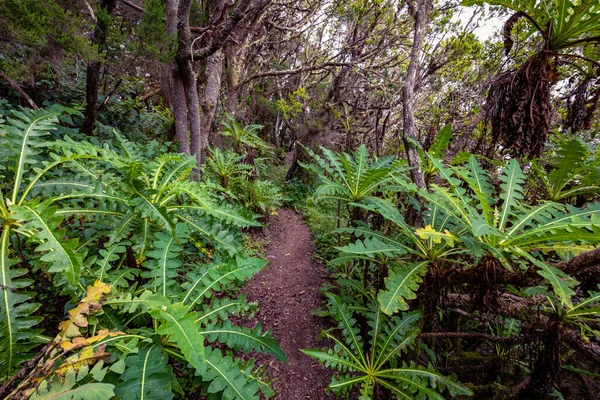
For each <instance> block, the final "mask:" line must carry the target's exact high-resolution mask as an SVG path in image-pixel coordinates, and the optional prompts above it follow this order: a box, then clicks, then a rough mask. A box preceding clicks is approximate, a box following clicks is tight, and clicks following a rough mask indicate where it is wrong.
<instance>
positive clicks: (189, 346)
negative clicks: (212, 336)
mask: <svg viewBox="0 0 600 400" xmlns="http://www.w3.org/2000/svg"><path fill="white" fill-rule="evenodd" d="M150 314H151V315H152V316H153V317H154V318H157V319H158V320H160V321H161V325H160V327H159V328H158V329H157V330H156V333H158V334H160V335H168V340H169V342H171V343H175V344H177V346H178V347H179V349H180V350H181V353H182V354H183V356H184V357H185V359H186V360H187V361H188V362H189V363H190V364H191V365H192V367H194V369H195V370H196V375H202V374H203V373H204V372H206V361H205V357H204V336H202V334H201V333H200V325H199V324H198V323H197V322H196V320H197V319H198V315H197V313H194V312H191V313H190V312H188V307H186V306H185V305H183V303H175V304H172V305H170V306H168V307H166V309H164V308H161V309H158V310H152V311H150Z"/></svg>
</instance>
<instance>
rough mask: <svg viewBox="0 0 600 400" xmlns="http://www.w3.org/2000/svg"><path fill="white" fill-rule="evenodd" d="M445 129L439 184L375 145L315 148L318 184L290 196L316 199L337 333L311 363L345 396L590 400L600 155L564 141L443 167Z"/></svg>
mask: <svg viewBox="0 0 600 400" xmlns="http://www.w3.org/2000/svg"><path fill="white" fill-rule="evenodd" d="M449 135H451V133H450V131H449V130H447V129H446V130H445V131H444V132H440V134H439V135H438V137H437V139H436V143H434V145H433V146H432V149H431V150H430V151H429V153H425V152H422V153H421V156H422V157H423V160H422V161H423V163H424V166H425V168H424V171H425V172H426V173H427V177H428V180H429V182H430V187H429V190H423V189H418V188H417V187H416V186H415V185H414V184H413V183H412V182H411V181H410V176H409V174H407V168H406V166H405V163H404V162H403V161H400V160H395V159H394V158H393V157H388V158H379V159H378V158H375V157H371V156H369V154H368V152H367V150H366V148H364V147H361V148H359V149H358V150H357V151H356V152H355V153H351V154H344V153H335V152H332V151H330V150H327V149H321V151H320V153H319V154H320V155H318V154H315V153H313V152H311V151H310V150H308V151H309V153H310V154H311V156H312V159H313V163H312V164H310V165H304V167H305V168H307V169H308V170H309V171H311V172H313V173H314V175H313V177H316V181H315V184H314V185H312V186H311V185H305V186H302V185H300V184H298V182H292V183H289V184H288V189H287V190H288V191H291V192H292V193H295V199H301V197H302V196H300V195H298V194H297V192H298V191H302V192H303V193H306V194H308V193H310V194H311V198H310V199H309V201H308V202H306V201H304V202H302V201H300V203H301V204H300V205H299V206H298V207H299V209H300V210H302V211H303V212H304V215H305V217H306V219H307V221H308V225H309V226H310V227H311V229H312V231H313V234H314V235H315V236H316V241H317V243H321V244H322V245H323V246H322V248H321V249H319V254H320V256H321V257H324V258H327V259H328V261H329V262H328V266H327V268H328V270H329V271H330V274H331V279H332V282H334V283H333V284H332V285H327V286H326V287H324V288H323V291H324V293H325V295H326V297H327V300H328V301H327V308H326V309H324V310H320V311H318V312H317V313H318V315H322V316H326V317H329V318H333V319H334V320H335V321H337V326H336V328H334V329H330V330H328V331H326V332H324V334H325V336H327V337H328V338H329V339H331V340H333V341H334V342H335V346H334V348H333V349H324V350H319V351H317V350H310V351H306V354H309V355H310V356H312V357H315V358H317V359H318V360H319V361H320V362H322V363H324V364H325V365H326V366H327V367H329V368H332V369H334V370H335V371H336V374H335V377H334V379H333V381H332V383H331V386H330V388H331V390H333V392H335V393H336V394H338V395H343V394H344V393H346V395H348V394H349V393H354V394H355V393H357V392H356V391H352V388H353V387H356V388H358V390H359V391H360V395H361V396H362V397H361V398H389V397H390V396H392V397H398V398H407V399H408V398H420V397H424V398H439V399H442V398H448V396H450V395H451V396H455V395H461V396H467V397H471V396H472V397H474V398H497V399H506V398H562V397H563V396H564V397H569V398H584V397H586V396H590V395H591V396H592V397H593V392H594V389H593V388H594V387H597V386H596V385H597V383H595V378H596V377H597V376H598V375H597V373H598V369H597V364H595V361H596V360H597V359H598V354H599V352H598V350H599V347H598V343H597V337H598V336H597V335H598V332H597V328H598V320H597V317H598V310H599V309H598V307H599V304H600V294H599V292H598V287H597V285H598V283H599V282H598V281H597V279H596V278H595V277H594V275H593V273H592V272H591V271H592V270H593V268H594V267H593V265H594V262H593V261H591V262H590V261H589V260H590V258H589V256H590V255H592V254H594V253H595V252H597V251H598V250H595V249H596V247H597V246H598V244H599V242H600V227H599V224H600V204H599V203H596V202H595V201H596V200H597V199H598V197H597V196H598V193H599V191H600V189H599V185H598V184H599V183H600V173H599V171H600V158H599V157H598V153H597V150H596V147H595V145H587V144H585V143H583V142H582V141H581V140H579V139H573V138H564V139H561V140H560V141H559V143H556V144H554V145H552V146H551V148H550V149H549V151H548V153H547V156H546V157H545V158H544V159H539V160H533V161H531V162H530V163H529V164H528V165H525V167H526V168H525V169H523V166H522V165H521V164H519V163H518V162H517V161H516V160H508V161H506V162H504V163H497V162H490V161H491V160H486V159H483V158H479V159H478V158H476V157H474V156H468V155H463V154H459V155H458V156H457V157H456V158H455V159H454V160H453V162H452V163H450V164H447V163H444V162H442V160H440V158H439V157H441V156H442V155H443V154H444V151H445V146H446V145H447V143H448V137H449ZM484 164H485V165H488V166H491V167H488V169H485V168H483V167H482V165H484ZM313 179H314V178H313ZM338 202H339V204H340V208H339V209H338V208H337V204H338ZM338 220H339V222H338ZM322 221H325V223H324V224H323V225H325V226H326V227H324V226H323V225H321V224H320V222H322ZM328 221H335V222H331V223H329V222H328ZM338 224H339V225H338ZM336 225H337V227H336ZM336 228H337V229H336ZM338 234H339V235H340V236H338ZM338 240H339V242H338ZM327 246H328V247H327ZM323 247H325V248H323ZM592 258H593V257H592ZM441 374H445V375H447V374H454V376H456V377H457V378H458V379H459V380H460V381H461V382H462V383H463V385H464V386H460V385H458V384H457V383H455V382H457V381H455V380H448V379H447V378H442V375H441ZM467 388H468V389H467ZM355 390H356V389H355ZM590 391H592V392H591V393H590ZM436 392H439V393H441V395H440V394H437V393H436Z"/></svg>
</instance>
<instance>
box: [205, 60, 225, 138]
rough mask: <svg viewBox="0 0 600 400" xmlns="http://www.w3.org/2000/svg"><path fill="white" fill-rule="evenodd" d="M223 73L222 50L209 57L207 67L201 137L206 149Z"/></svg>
mask: <svg viewBox="0 0 600 400" xmlns="http://www.w3.org/2000/svg"><path fill="white" fill-rule="evenodd" d="M222 71H223V54H222V52H221V50H219V51H217V52H216V53H215V54H213V55H212V56H210V57H208V60H207V67H206V89H205V91H204V99H203V100H202V115H201V119H200V135H201V140H203V141H205V142H206V143H203V146H204V148H206V147H208V137H209V135H210V127H211V124H212V121H213V118H214V116H215V110H216V109H217V102H218V101H219V92H220V91H221V73H222Z"/></svg>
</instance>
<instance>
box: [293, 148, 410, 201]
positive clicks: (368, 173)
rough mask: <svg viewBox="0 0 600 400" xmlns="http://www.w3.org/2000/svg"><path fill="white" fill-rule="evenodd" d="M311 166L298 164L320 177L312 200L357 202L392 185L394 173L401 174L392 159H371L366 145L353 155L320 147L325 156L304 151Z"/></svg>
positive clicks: (308, 150) (390, 157) (389, 157)
mask: <svg viewBox="0 0 600 400" xmlns="http://www.w3.org/2000/svg"><path fill="white" fill-rule="evenodd" d="M305 150H306V152H307V153H308V154H309V155H310V156H311V157H312V159H313V160H314V163H312V164H301V165H302V166H303V167H304V168H306V169H307V170H309V171H311V172H313V173H315V174H316V175H317V177H318V178H319V186H318V187H317V188H316V189H315V192H314V195H313V197H314V198H315V199H317V200H318V199H334V200H341V201H343V202H346V203H351V202H354V203H360V202H361V201H363V200H364V199H365V198H367V197H368V196H369V195H371V194H373V193H374V192H375V191H376V190H378V189H380V188H381V187H382V186H383V185H385V184H386V183H389V182H393V173H400V170H399V163H397V162H394V156H388V157H383V158H381V159H375V160H372V159H370V157H369V152H368V150H367V148H366V146H365V145H361V146H360V147H359V148H358V149H357V150H356V152H355V153H352V154H347V153H342V154H338V153H335V152H333V151H331V150H329V149H326V148H321V152H322V153H323V156H324V157H321V156H319V155H318V154H316V153H314V152H313V151H312V150H310V149H308V148H305Z"/></svg>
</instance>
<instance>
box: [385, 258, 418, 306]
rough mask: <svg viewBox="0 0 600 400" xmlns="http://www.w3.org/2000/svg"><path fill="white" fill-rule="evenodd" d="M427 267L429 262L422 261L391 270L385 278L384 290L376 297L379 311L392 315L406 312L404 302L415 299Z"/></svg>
mask: <svg viewBox="0 0 600 400" xmlns="http://www.w3.org/2000/svg"><path fill="white" fill-rule="evenodd" d="M428 265H429V261H423V262H420V263H414V264H408V265H406V266H405V267H395V268H391V269H390V274H389V276H388V277H387V278H385V290H381V291H380V292H379V294H378V295H377V301H378V302H379V306H380V307H381V311H383V312H384V313H386V314H387V315H392V314H395V313H396V312H397V311H398V310H402V311H406V310H408V304H407V303H406V300H412V299H414V298H416V297H417V295H416V291H417V290H418V289H419V286H420V285H421V283H422V282H423V276H424V275H425V273H426V272H427V266H428Z"/></svg>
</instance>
